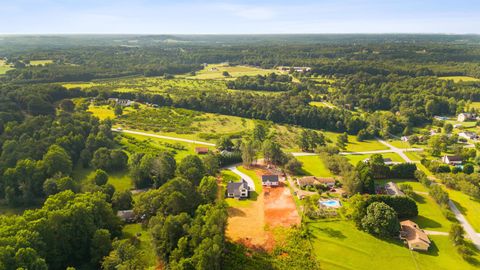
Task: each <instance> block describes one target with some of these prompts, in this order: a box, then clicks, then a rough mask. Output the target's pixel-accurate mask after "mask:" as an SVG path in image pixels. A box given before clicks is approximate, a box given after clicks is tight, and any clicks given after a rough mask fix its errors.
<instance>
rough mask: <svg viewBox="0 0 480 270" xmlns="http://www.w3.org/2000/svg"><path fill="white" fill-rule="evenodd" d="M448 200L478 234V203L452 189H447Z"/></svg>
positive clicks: (479, 216) (479, 219)
mask: <svg viewBox="0 0 480 270" xmlns="http://www.w3.org/2000/svg"><path fill="white" fill-rule="evenodd" d="M446 190H447V191H448V195H449V196H450V199H451V200H452V201H453V202H454V203H455V205H456V206H457V208H458V210H460V212H462V214H463V215H464V216H465V218H466V219H467V220H468V222H469V223H470V225H472V227H473V228H474V229H475V231H477V232H480V201H477V200H474V199H471V198H470V197H469V196H468V195H466V194H464V193H462V192H460V191H457V190H453V189H447V188H446Z"/></svg>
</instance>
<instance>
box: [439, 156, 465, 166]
mask: <svg viewBox="0 0 480 270" xmlns="http://www.w3.org/2000/svg"><path fill="white" fill-rule="evenodd" d="M442 162H443V163H445V164H448V165H452V166H456V165H461V164H462V158H461V157H459V156H448V155H445V156H443V157H442Z"/></svg>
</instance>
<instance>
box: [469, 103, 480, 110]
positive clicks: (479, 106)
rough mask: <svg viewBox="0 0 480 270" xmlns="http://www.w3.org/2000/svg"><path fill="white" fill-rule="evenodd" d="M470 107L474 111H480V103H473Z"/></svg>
mask: <svg viewBox="0 0 480 270" xmlns="http://www.w3.org/2000/svg"><path fill="white" fill-rule="evenodd" d="M469 107H470V108H474V109H480V102H471V103H470V104H469Z"/></svg>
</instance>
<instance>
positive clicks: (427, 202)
mask: <svg viewBox="0 0 480 270" xmlns="http://www.w3.org/2000/svg"><path fill="white" fill-rule="evenodd" d="M390 181H392V182H395V183H397V184H398V185H401V184H409V185H410V186H412V188H413V190H414V191H416V192H417V194H416V195H415V198H414V200H415V202H416V203H417V206H418V217H416V218H414V219H413V221H415V222H416V223H417V224H418V225H420V227H421V228H422V229H426V230H432V231H442V232H448V230H449V229H450V226H451V222H450V221H449V220H448V219H447V218H445V216H444V215H443V213H442V209H441V208H440V206H439V205H438V204H437V203H436V202H435V201H434V200H433V198H432V197H430V195H428V194H425V193H427V192H428V190H427V188H426V187H425V186H423V185H422V184H421V183H420V182H418V181H414V180H405V179H387V180H375V184H376V185H385V184H386V183H387V182H390Z"/></svg>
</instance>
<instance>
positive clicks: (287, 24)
mask: <svg viewBox="0 0 480 270" xmlns="http://www.w3.org/2000/svg"><path fill="white" fill-rule="evenodd" d="M0 14H1V15H0V34H41V33H48V34H51V33H137V34H248V33H252V34H261V33H477V34H480V1H474V0H451V1H444V0H436V1H434V0H403V1H401V0H383V1H382V0H344V1H338V0H337V1H336V0H329V1H327V0H317V1H313V0H299V1H295V0H290V1H285V0H277V1H273V0H264V1H252V0H237V1H235V0H231V1H216V0H211V1H199V0H177V1H176V0H170V1H164V0H157V1H153V0H129V1H127V0H0Z"/></svg>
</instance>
